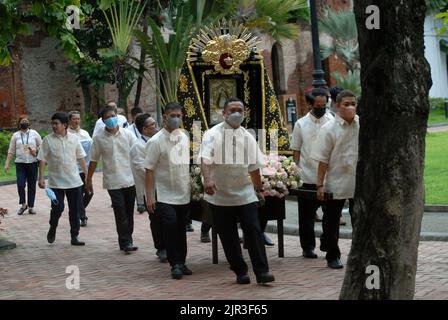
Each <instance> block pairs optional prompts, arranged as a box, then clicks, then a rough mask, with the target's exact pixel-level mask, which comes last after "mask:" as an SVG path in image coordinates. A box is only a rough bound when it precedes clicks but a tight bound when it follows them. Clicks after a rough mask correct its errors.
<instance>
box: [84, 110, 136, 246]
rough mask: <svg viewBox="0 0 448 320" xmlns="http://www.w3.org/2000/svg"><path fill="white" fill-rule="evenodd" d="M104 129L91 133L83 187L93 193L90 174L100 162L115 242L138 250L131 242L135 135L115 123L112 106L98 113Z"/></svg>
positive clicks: (133, 203)
mask: <svg viewBox="0 0 448 320" xmlns="http://www.w3.org/2000/svg"><path fill="white" fill-rule="evenodd" d="M100 114H101V119H102V120H103V122H104V124H105V128H104V129H103V130H100V131H99V132H98V133H97V134H96V135H94V136H93V142H92V148H91V150H90V164H89V171H88V174H87V181H86V189H87V192H89V193H93V184H92V177H93V175H94V173H95V169H96V167H97V163H98V162H100V161H102V164H103V188H104V189H107V192H108V193H109V196H110V198H111V201H112V207H113V211H114V215H115V223H116V228H117V233H118V245H119V248H120V250H123V251H124V252H125V253H129V252H131V251H136V250H138V247H137V246H134V244H133V238H132V234H133V232H134V205H135V183H134V178H133V175H132V169H131V156H130V151H131V148H132V146H133V145H134V144H135V143H137V139H136V138H135V136H134V135H133V134H132V133H131V132H130V131H129V130H126V129H123V128H121V127H120V126H119V125H118V118H117V114H116V111H115V108H113V107H110V106H106V107H104V108H103V109H102V110H101V112H100Z"/></svg>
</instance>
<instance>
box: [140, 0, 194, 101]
mask: <svg viewBox="0 0 448 320" xmlns="http://www.w3.org/2000/svg"><path fill="white" fill-rule="evenodd" d="M190 5H191V4H188V3H186V4H183V3H182V4H181V5H180V6H179V7H178V8H176V10H175V11H176V13H177V15H176V17H175V18H174V17H173V16H172V17H171V18H172V19H169V20H168V21H169V23H170V24H172V27H173V28H174V32H171V33H170V34H169V38H168V43H165V39H164V37H163V34H162V31H161V29H160V27H159V26H158V25H157V24H156V22H155V21H154V20H153V19H152V18H149V19H148V24H149V27H150V29H151V31H152V36H148V35H147V34H144V33H143V32H141V31H139V30H135V32H134V34H135V36H136V38H137V39H138V40H139V43H140V46H141V47H142V49H143V50H145V51H146V53H147V55H148V57H149V58H150V59H151V61H152V64H153V66H155V67H157V68H158V69H159V71H160V73H161V81H162V86H161V87H157V84H156V81H155V79H150V83H151V84H152V85H153V86H154V87H155V89H156V91H157V92H158V95H159V96H160V98H161V100H162V104H166V103H167V102H169V101H177V83H178V81H179V76H180V70H181V68H182V65H183V63H184V59H185V55H186V52H187V49H188V46H189V43H190V40H191V37H192V35H193V34H194V30H196V28H195V26H194V23H193V17H192V16H191V15H190V12H191V7H190Z"/></svg>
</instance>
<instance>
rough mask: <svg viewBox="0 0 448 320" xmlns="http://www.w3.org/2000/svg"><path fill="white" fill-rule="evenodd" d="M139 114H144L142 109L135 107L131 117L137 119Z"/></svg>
mask: <svg viewBox="0 0 448 320" xmlns="http://www.w3.org/2000/svg"><path fill="white" fill-rule="evenodd" d="M139 113H143V110H142V108H140V107H134V108H132V109H131V116H133V117H135V116H136V115H137V114H139Z"/></svg>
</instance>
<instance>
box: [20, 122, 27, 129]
mask: <svg viewBox="0 0 448 320" xmlns="http://www.w3.org/2000/svg"><path fill="white" fill-rule="evenodd" d="M28 127H29V123H27V122H23V123H21V124H20V129H23V130H25V129H28Z"/></svg>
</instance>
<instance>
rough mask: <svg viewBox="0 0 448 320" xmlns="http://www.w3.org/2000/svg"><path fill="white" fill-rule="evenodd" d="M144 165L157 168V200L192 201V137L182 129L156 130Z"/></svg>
mask: <svg viewBox="0 0 448 320" xmlns="http://www.w3.org/2000/svg"><path fill="white" fill-rule="evenodd" d="M145 168H146V169H149V170H152V171H153V172H154V180H155V189H156V195H157V201H158V202H162V203H167V204H173V205H183V204H188V203H189V202H190V196H191V195H190V139H189V137H188V136H187V135H186V134H185V133H184V132H183V131H182V130H181V129H178V130H174V131H173V132H171V133H170V132H168V131H167V130H166V129H165V128H163V129H162V130H160V131H159V132H157V133H156V134H155V135H154V136H153V137H152V138H151V139H149V141H148V143H147V144H146V158H145Z"/></svg>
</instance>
